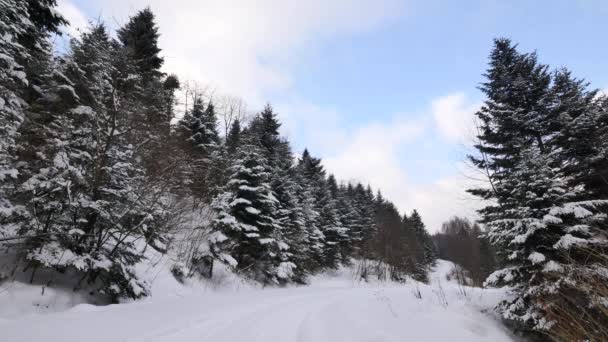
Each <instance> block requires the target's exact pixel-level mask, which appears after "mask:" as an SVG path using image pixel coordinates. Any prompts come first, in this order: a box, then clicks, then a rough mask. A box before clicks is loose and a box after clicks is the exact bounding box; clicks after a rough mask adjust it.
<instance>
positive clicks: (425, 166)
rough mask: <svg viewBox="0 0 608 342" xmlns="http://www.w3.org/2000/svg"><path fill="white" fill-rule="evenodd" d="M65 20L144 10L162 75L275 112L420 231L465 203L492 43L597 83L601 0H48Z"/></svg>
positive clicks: (607, 50)
mask: <svg viewBox="0 0 608 342" xmlns="http://www.w3.org/2000/svg"><path fill="white" fill-rule="evenodd" d="M59 2H60V9H61V10H63V11H64V12H65V13H66V16H68V18H70V19H71V21H72V22H73V23H75V26H84V25H85V24H86V20H87V19H88V18H89V19H90V18H98V17H101V18H103V19H104V20H105V21H107V22H108V23H109V25H110V26H116V25H118V24H120V23H124V22H125V21H126V20H127V18H128V16H129V15H130V14H133V13H134V11H136V10H137V9H139V8H142V7H144V6H146V5H150V6H151V8H152V10H153V11H155V13H156V14H157V17H158V22H159V25H160V32H161V34H162V36H161V41H160V43H161V48H163V49H164V51H163V53H164V54H165V56H166V57H167V58H166V61H167V63H166V70H167V71H170V72H176V73H178V74H179V75H180V77H181V78H182V79H191V80H196V81H198V82H200V83H201V84H205V85H212V86H213V88H214V89H216V90H217V91H218V92H220V93H225V94H231V95H236V96H240V97H242V98H243V99H244V100H245V101H247V102H248V103H249V108H250V109H251V110H252V111H253V110H256V109H258V108H260V107H261V106H262V105H263V103H264V102H266V101H269V102H271V103H272V104H273V105H274V106H275V107H276V108H277V110H279V112H280V115H281V119H282V121H283V122H284V133H285V134H286V135H287V136H288V137H289V138H290V139H291V140H292V141H293V142H294V146H295V148H296V150H298V151H301V150H302V149H303V148H304V147H305V146H308V147H310V148H311V150H312V152H313V153H316V154H317V155H320V156H321V157H323V158H324V160H325V161H326V166H327V167H328V169H330V171H332V172H335V173H336V174H337V176H338V177H339V178H341V179H344V180H350V179H356V180H360V181H363V182H366V183H371V184H372V185H373V186H374V187H377V188H380V189H381V190H382V191H383V192H384V193H385V194H386V195H387V197H389V198H391V199H392V200H394V201H395V202H396V204H397V205H398V207H399V208H400V209H401V210H404V211H409V210H411V209H413V208H418V209H419V210H420V211H421V213H422V215H423V218H424V219H425V222H426V223H427V225H428V226H429V228H430V230H432V231H435V230H437V229H438V228H439V225H440V223H441V222H442V221H444V220H446V219H447V218H449V217H450V216H452V215H456V214H461V215H469V216H473V209H474V208H475V207H477V206H478V205H479V203H478V202H476V201H475V200H472V199H471V198H469V197H467V196H466V195H465V194H464V193H463V191H462V189H463V188H464V187H466V186H467V184H468V183H470V180H469V179H467V177H464V176H463V173H464V174H469V171H467V168H466V167H464V166H463V163H462V160H463V159H464V156H465V154H466V152H467V150H468V148H469V147H468V146H470V142H471V138H470V137H471V135H472V134H471V133H472V131H471V130H472V127H473V125H472V113H473V112H474V111H475V108H477V106H478V105H479V103H481V101H483V98H482V96H481V94H480V92H479V91H478V90H477V89H476V87H477V85H478V84H479V82H481V81H482V80H483V78H482V76H481V74H482V73H483V72H484V70H485V68H486V61H487V56H488V53H489V51H490V48H491V45H492V39H493V38H494V37H499V36H504V37H509V38H511V39H512V40H513V41H515V42H518V43H519V46H520V49H521V50H522V51H533V50H536V51H537V52H538V54H539V57H540V60H541V61H542V62H545V63H548V64H550V65H552V66H553V67H560V66H566V67H568V68H570V69H572V70H573V71H574V73H575V75H577V76H579V77H584V78H586V79H587V80H589V81H591V82H592V85H593V86H594V87H597V88H602V89H605V88H608V69H607V68H606V61H608V45H607V44H606V32H608V20H606V18H607V17H608V2H606V1H602V0H587V1H584V0H578V1H576V0H571V1H566V0H558V1H523V0H516V1H506V0H505V1H498V0H490V1H475V0H462V1H445V0H444V1H439V0H426V1H420V0H333V1H331V2H327V1H323V0H309V1H306V2H302V1H288V0H284V1H279V0H259V1H248V0H223V1H218V0H202V1H195V0H174V1H170V2H167V1H163V0H60V1H59Z"/></svg>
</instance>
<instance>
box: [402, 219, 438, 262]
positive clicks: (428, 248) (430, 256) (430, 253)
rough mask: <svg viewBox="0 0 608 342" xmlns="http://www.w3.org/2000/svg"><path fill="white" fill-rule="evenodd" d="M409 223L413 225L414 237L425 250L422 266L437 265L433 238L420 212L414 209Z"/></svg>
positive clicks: (408, 220)
mask: <svg viewBox="0 0 608 342" xmlns="http://www.w3.org/2000/svg"><path fill="white" fill-rule="evenodd" d="M407 222H409V224H410V225H411V227H412V229H413V231H414V235H415V236H416V240H417V241H418V245H419V246H420V248H422V250H423V259H422V260H421V261H422V266H423V267H429V266H431V265H433V264H434V263H435V260H436V259H437V254H436V252H435V246H434V244H433V241H432V239H431V236H430V235H429V233H428V232H427V230H426V227H425V225H424V223H423V222H422V218H421V217H420V214H418V211H416V210H415V209H414V211H412V214H411V215H410V216H409V217H408V219H407Z"/></svg>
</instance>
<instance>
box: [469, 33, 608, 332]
mask: <svg viewBox="0 0 608 342" xmlns="http://www.w3.org/2000/svg"><path fill="white" fill-rule="evenodd" d="M486 78H487V82H485V83H483V84H482V86H481V90H482V91H483V92H484V93H485V95H486V97H487V100H486V102H485V105H484V106H483V107H482V108H481V110H480V111H478V112H477V114H476V115H477V117H478V118H479V119H480V127H479V134H478V139H479V143H478V144H477V145H476V148H477V150H478V151H479V154H478V155H477V156H474V157H470V160H471V161H472V162H473V163H474V164H475V165H476V166H477V167H478V168H480V169H481V170H483V172H485V173H486V174H487V175H488V177H489V185H490V186H489V187H487V188H482V189H471V190H469V191H470V192H471V193H473V194H475V195H478V196H480V197H482V198H484V199H492V200H493V202H494V203H496V204H494V205H488V206H486V207H485V208H483V209H482V210H481V211H480V213H481V215H482V217H483V222H484V223H485V224H486V226H487V227H488V229H489V232H488V236H489V238H490V240H491V241H492V243H493V244H494V245H496V246H498V250H499V251H500V252H501V254H502V255H503V258H504V260H505V265H503V268H502V269H500V270H498V271H496V272H494V273H493V274H492V275H491V276H490V277H489V278H488V280H487V283H488V284H491V285H501V284H506V285H510V286H512V287H513V288H514V290H515V293H516V296H515V298H514V299H513V300H512V301H508V302H505V303H503V304H502V306H501V309H502V314H503V316H504V317H505V318H507V319H510V320H513V321H516V322H519V323H521V324H522V326H523V327H525V328H531V329H535V330H549V329H551V326H552V324H553V323H554V322H552V321H551V317H552V316H553V317H555V315H552V314H551V312H552V310H554V306H555V305H560V304H559V301H553V300H555V294H556V293H563V292H562V291H569V292H570V294H569V296H570V297H575V298H577V300H580V301H581V303H582V302H587V304H585V305H589V300H590V298H589V297H587V298H585V295H584V294H582V295H581V293H580V291H579V292H578V293H577V291H575V290H574V288H575V287H576V285H574V284H577V280H576V279H574V278H572V277H571V276H569V275H568V270H569V269H572V268H571V267H572V265H577V264H578V263H579V262H582V260H586V261H585V262H584V263H585V264H587V265H589V266H588V267H590V268H586V267H585V269H586V270H589V271H590V270H591V269H593V268H596V267H598V266H599V265H601V262H599V260H597V259H595V258H590V256H591V255H593V254H589V252H588V251H586V250H587V249H588V248H589V247H591V246H593V248H595V247H598V248H600V249H601V248H602V247H600V246H601V245H602V242H601V241H602V240H601V239H597V237H598V236H600V235H601V228H600V229H599V230H598V229H597V227H601V225H602V220H603V218H602V217H604V214H603V213H602V211H603V209H602V207H603V206H604V205H605V204H606V202H605V201H603V200H601V199H599V200H598V199H594V197H593V196H595V194H593V192H592V191H590V189H589V190H586V189H585V187H586V186H587V185H586V184H585V181H583V180H582V179H581V178H577V176H578V175H581V173H580V172H579V171H578V170H576V167H575V169H574V170H573V169H571V168H570V167H569V165H576V164H577V163H581V164H579V165H581V166H582V165H587V167H588V166H589V165H591V164H590V163H588V162H589V161H590V159H589V157H588V156H589V154H587V153H589V152H588V151H589V149H588V148H589V147H588V146H589V145H587V144H585V143H582V141H581V140H578V143H577V139H576V134H578V133H579V132H577V131H578V130H577V129H576V128H575V127H576V126H578V125H580V124H583V126H582V127H584V126H585V124H584V122H585V121H586V116H587V115H592V114H591V111H590V109H592V108H593V105H591V103H592V100H591V98H592V97H594V96H592V95H591V93H587V92H586V91H584V87H583V83H581V82H578V81H575V80H573V79H572V78H571V77H570V76H569V74H568V73H564V72H558V73H557V74H556V76H555V78H554V79H552V77H551V75H550V74H549V73H548V72H547V67H546V66H544V65H542V64H539V63H538V62H537V57H536V55H535V54H521V53H519V52H517V50H516V47H515V46H514V45H513V44H511V42H510V41H508V40H506V39H499V40H496V41H495V46H494V49H493V51H492V53H491V55H490V67H489V69H488V72H487V73H486ZM566 127H567V128H566ZM579 127H581V126H579ZM582 127H581V128H582ZM586 129H590V130H587V131H586V132H587V134H590V135H591V136H590V137H589V138H591V139H592V140H593V139H595V137H597V133H594V130H593V128H592V126H591V125H587V128H586ZM582 131H585V129H582V130H581V131H580V132H582ZM570 132H572V133H570ZM571 142H572V143H574V144H571ZM577 149H579V150H577ZM583 168H585V167H583ZM584 172H586V171H584ZM583 178H584V177H583ZM596 198H597V197H596ZM601 254H602V253H600V255H601ZM600 259H601V257H600ZM590 272H592V271H590ZM573 285H574V286H573ZM557 297H559V296H557Z"/></svg>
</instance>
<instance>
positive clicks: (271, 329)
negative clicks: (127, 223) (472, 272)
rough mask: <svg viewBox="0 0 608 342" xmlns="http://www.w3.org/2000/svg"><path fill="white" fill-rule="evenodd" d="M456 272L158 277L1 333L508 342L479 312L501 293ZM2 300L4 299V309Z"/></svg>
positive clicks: (26, 339)
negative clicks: (251, 281)
mask: <svg viewBox="0 0 608 342" xmlns="http://www.w3.org/2000/svg"><path fill="white" fill-rule="evenodd" d="M452 267H453V264H451V263H449V262H446V261H441V260H440V261H439V262H438V266H437V267H436V269H435V271H434V272H433V273H432V274H431V284H430V285H425V284H420V283H417V282H414V281H409V282H407V283H406V284H395V283H361V282H355V281H353V277H352V270H351V269H341V270H340V271H339V272H334V273H332V274H323V275H319V276H317V277H315V278H314V279H312V283H311V285H310V286H306V287H288V288H282V289H277V288H270V289H268V288H267V289H260V288H255V287H253V286H250V285H246V284H238V285H237V283H238V280H237V279H236V278H232V279H226V280H225V283H224V284H223V285H222V288H220V289H213V288H212V287H210V286H209V285H210V284H205V283H203V284H204V285H200V284H199V286H198V287H196V288H193V287H192V286H183V285H179V283H177V282H175V281H174V280H173V279H172V278H171V276H170V274H169V273H168V272H164V271H163V272H159V271H156V273H157V274H156V277H155V283H154V284H153V288H156V289H158V291H157V294H158V295H154V293H153V295H152V297H151V298H148V299H146V300H143V301H139V302H133V303H123V304H117V305H110V306H101V307H100V306H92V305H89V304H79V305H76V306H75V307H73V308H71V309H68V310H66V311H63V312H56V313H47V314H40V313H32V314H27V315H23V316H12V317H10V318H6V317H8V316H7V315H4V317H5V318H4V319H2V320H0V331H2V336H3V338H2V339H3V341H7V342H30V341H47V342H70V341H74V342H80V341H88V342H96V341H99V342H106V341H130V342H136V341H142V342H143V341H180V342H186V341H197V342H200V341H214V342H223V341H227V342H238V341H264V342H271V341H281V342H288V341H302V342H304V341H311V342H313V341H314V342H322V341H331V342H336V341H395V342H397V341H405V340H407V341H447V340H450V341H493V342H498V341H512V340H513V339H512V338H511V337H510V335H509V334H508V333H507V332H506V331H505V330H504V328H503V327H501V325H500V323H499V322H497V321H495V320H494V319H493V317H491V315H490V314H487V313H482V310H485V309H489V308H491V307H493V306H494V305H495V304H496V302H497V301H498V300H500V298H502V297H503V296H504V292H503V291H501V290H481V289H473V288H463V287H461V286H459V285H458V284H457V283H456V282H454V281H448V280H447V279H446V278H447V277H446V276H447V275H448V273H449V272H450V271H451V269H452ZM226 277H228V275H226ZM226 284H231V285H232V286H231V287H230V288H229V289H228V288H226V287H225V285H226ZM161 290H162V291H161ZM6 292H10V290H9V291H5V293H4V294H0V296H1V297H0V301H1V302H0V305H2V306H3V307H4V305H5V304H7V300H9V299H10V298H9V297H7V295H6ZM30 292H31V291H30ZM160 293H163V295H160ZM21 294H23V293H21ZM167 294H169V295H167ZM31 295H32V293H30V296H31ZM48 295H49V294H47V296H48ZM51 295H52V294H51ZM31 298H32V297H30V299H31ZM56 298H62V297H56ZM55 304H57V303H55ZM65 304H66V303H65V298H64V303H63V304H62V305H65ZM59 309H60V308H59ZM490 311H491V310H490ZM3 313H6V310H3ZM32 327H35V329H32Z"/></svg>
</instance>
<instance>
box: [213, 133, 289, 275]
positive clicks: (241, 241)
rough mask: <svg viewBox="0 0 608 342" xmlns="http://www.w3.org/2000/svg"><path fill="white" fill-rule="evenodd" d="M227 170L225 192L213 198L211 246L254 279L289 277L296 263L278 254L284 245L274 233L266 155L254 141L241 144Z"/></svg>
mask: <svg viewBox="0 0 608 342" xmlns="http://www.w3.org/2000/svg"><path fill="white" fill-rule="evenodd" d="M230 172H231V173H230V176H229V180H228V183H227V185H226V187H225V188H224V189H223V190H224V191H223V192H222V193H220V194H219V195H218V196H217V198H216V200H215V201H214V203H213V208H214V209H215V210H216V212H217V214H218V216H217V219H216V220H215V221H214V224H213V230H214V233H213V234H212V237H211V240H210V243H211V251H212V252H213V253H214V255H215V256H216V257H217V258H218V259H219V260H221V261H223V262H225V263H227V264H229V265H230V266H232V267H234V268H236V269H237V270H238V271H240V272H244V273H246V274H248V275H249V276H251V277H252V278H254V279H256V280H258V281H261V282H264V283H273V282H279V281H282V280H285V279H289V278H290V277H291V276H292V274H293V269H294V268H295V264H293V263H292V262H290V261H289V260H287V259H286V258H285V257H286V253H283V252H284V251H285V250H287V249H288V248H289V246H288V245H286V244H285V243H284V242H282V241H279V240H277V238H276V236H277V233H278V232H279V231H280V230H281V226H280V225H279V222H277V220H276V219H275V218H274V215H275V212H276V210H277V206H278V204H279V203H278V200H277V198H276V197H275V194H274V192H273V191H272V188H271V185H270V173H269V169H268V164H267V160H266V158H265V157H264V155H263V154H262V153H261V152H260V150H259V149H258V148H257V147H255V146H251V145H244V146H241V148H240V149H239V151H238V152H237V156H236V157H235V158H234V159H233V164H232V165H231V167H230Z"/></svg>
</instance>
